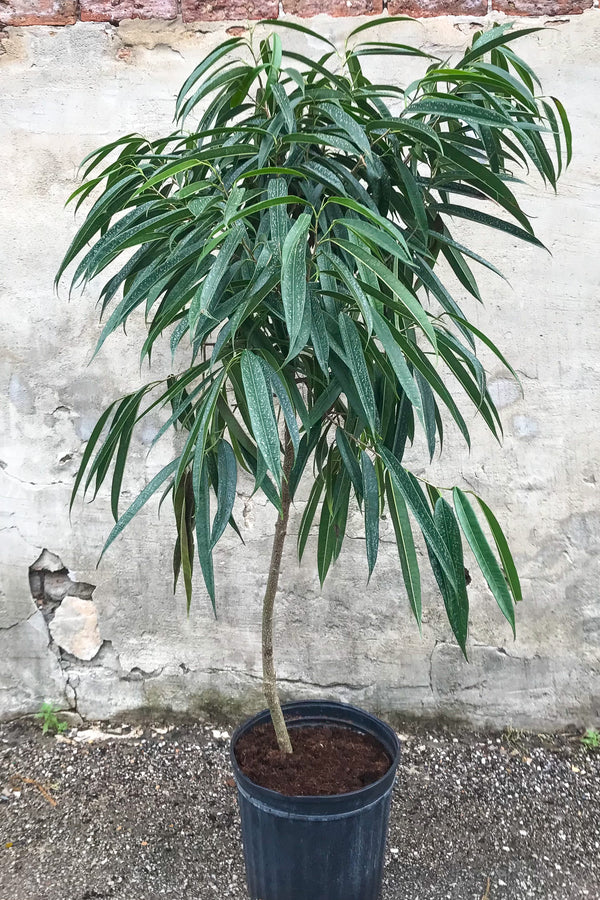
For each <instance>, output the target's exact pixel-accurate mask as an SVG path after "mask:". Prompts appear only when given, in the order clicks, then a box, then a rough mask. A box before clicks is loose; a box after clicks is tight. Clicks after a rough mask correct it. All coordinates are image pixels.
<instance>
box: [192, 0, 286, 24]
mask: <svg viewBox="0 0 600 900" xmlns="http://www.w3.org/2000/svg"><path fill="white" fill-rule="evenodd" d="M278 13H279V2H278V0H181V15H182V18H183V21H184V22H223V21H228V20H230V21H231V20H233V21H235V20H237V19H242V20H244V19H276V18H277V15H278Z"/></svg>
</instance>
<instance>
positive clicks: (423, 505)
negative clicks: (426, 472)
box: [378, 447, 456, 589]
mask: <svg viewBox="0 0 600 900" xmlns="http://www.w3.org/2000/svg"><path fill="white" fill-rule="evenodd" d="M378 452H379V455H380V456H381V458H382V460H383V462H384V463H385V465H386V466H387V468H388V471H389V473H390V475H391V477H392V479H393V480H394V482H395V485H396V487H397V488H398V490H399V491H400V493H401V494H402V496H403V497H404V499H405V500H406V502H407V504H408V506H409V507H410V509H411V510H412V513H413V515H414V517H415V519H416V520H417V524H418V526H419V528H420V529H421V531H422V532H423V537H424V538H425V540H426V541H427V544H428V545H429V547H430V548H431V550H432V551H433V553H434V554H435V556H436V557H437V559H438V560H439V562H440V565H441V567H442V569H443V571H444V575H445V576H446V578H447V579H448V581H449V582H450V584H451V586H452V587H453V588H454V589H456V576H455V571H454V563H453V561H452V557H451V556H450V553H449V551H448V548H447V547H446V544H445V542H444V539H443V537H442V535H441V534H440V532H439V530H438V528H437V526H436V524H435V522H434V519H433V516H432V515H431V511H430V510H429V507H428V505H427V502H426V500H425V497H424V495H423V491H422V490H421V488H420V487H419V483H418V481H417V479H416V478H415V476H414V475H412V474H411V473H410V472H407V471H406V469H404V468H403V467H402V466H401V465H400V463H399V462H398V460H397V459H396V457H395V456H394V455H393V453H391V452H390V451H389V450H388V449H387V447H379V448H378Z"/></svg>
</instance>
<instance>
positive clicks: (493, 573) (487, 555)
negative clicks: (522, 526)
mask: <svg viewBox="0 0 600 900" xmlns="http://www.w3.org/2000/svg"><path fill="white" fill-rule="evenodd" d="M452 493H453V496H454V508H455V509H456V515H457V516H458V521H459V522H460V527H461V528H462V530H463V532H464V534H465V537H466V539H467V541H468V542H469V545H470V547H471V550H472V551H473V554H474V556H475V559H476V560H477V563H478V565H479V567H480V569H481V571H482V572H483V576H484V578H485V580H486V581H487V583H488V585H489V588H490V590H491V592H492V594H493V595H494V598H495V600H496V603H497V604H498V606H499V607H500V610H501V611H502V614H503V616H504V617H505V618H506V620H507V622H508V623H509V625H510V627H511V628H512V632H513V635H514V634H515V610H514V606H513V601H512V597H511V595H510V592H509V590H508V587H507V584H506V581H505V578H504V575H503V574H502V570H501V568H500V566H499V565H498V562H497V561H496V557H495V556H494V554H493V552H492V549H491V547H490V545H489V544H488V542H487V538H486V536H485V534H484V533H483V529H482V528H481V525H480V524H479V522H478V521H477V517H476V515H475V513H474V511H473V507H472V506H471V504H470V503H469V500H468V498H467V496H466V494H465V493H464V492H463V491H461V490H460V488H454V490H453V492H452Z"/></svg>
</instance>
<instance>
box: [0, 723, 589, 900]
mask: <svg viewBox="0 0 600 900" xmlns="http://www.w3.org/2000/svg"><path fill="white" fill-rule="evenodd" d="M85 727H86V729H88V730H87V732H86V731H83V730H81V729H80V730H79V731H76V730H72V731H68V732H65V734H64V736H61V737H60V739H57V738H54V737H49V736H46V737H43V736H42V735H41V732H40V726H39V722H36V723H35V724H30V723H29V722H25V721H20V722H16V723H14V724H12V725H4V726H0V900H164V898H172V900H213V898H214V900H221V898H224V900H225V898H226V900H248V894H247V891H246V888H245V882H244V867H243V859H242V853H241V848H240V836H239V819H238V809H237V802H236V792H235V786H234V782H233V778H232V773H231V768H230V763H229V736H230V732H229V730H228V729H227V730H226V729H224V728H223V727H222V726H221V725H219V726H215V725H212V726H211V725H208V724H206V723H204V724H199V723H195V724H187V725H183V724H178V725H175V726H173V725H165V724H162V725H160V726H159V725H155V726H150V725H147V726H144V727H143V728H141V727H140V728H134V727H131V728H128V727H127V726H118V727H112V728H111V727H110V726H107V725H106V724H103V725H98V726H97V728H98V729H99V732H94V731H93V730H91V726H89V725H86V726H85ZM400 737H401V744H402V756H401V760H400V767H399V770H398V778H397V781H396V786H395V788H394V794H393V797H392V812H391V820H390V834H389V839H388V845H387V849H386V856H385V868H384V882H383V891H382V897H381V900H529V898H536V900H600V753H598V752H588V751H586V749H585V748H584V747H583V746H582V745H581V743H580V741H579V738H578V736H577V735H571V736H562V737H555V738H546V737H540V736H537V737H535V736H527V735H523V734H520V733H515V732H507V733H504V734H502V735H488V734H473V733H467V732H462V731H446V730H427V729H424V728H412V727H411V728H410V729H409V728H408V727H406V728H405V729H403V733H402V734H401V735H400Z"/></svg>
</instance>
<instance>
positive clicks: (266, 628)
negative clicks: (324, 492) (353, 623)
mask: <svg viewBox="0 0 600 900" xmlns="http://www.w3.org/2000/svg"><path fill="white" fill-rule="evenodd" d="M284 441H285V445H284V446H285V452H284V457H283V480H282V488H281V506H282V515H280V516H279V517H278V519H277V522H276V525H275V535H274V537H273V549H272V551H271V564H270V566H269V577H268V579H267V587H266V590H265V596H264V600H263V617H262V662H263V692H264V695H265V700H266V701H267V706H268V707H269V712H270V713H271V720H272V722H273V727H274V729H275V736H276V737H277V744H278V745H279V749H280V750H281V751H282V752H283V753H292V743H291V741H290V736H289V734H288V730H287V726H286V724H285V720H284V718H283V712H282V711H281V703H280V702H279V694H278V692H277V674H276V672H275V662H274V659H273V608H274V605H275V595H276V594H277V585H278V583H279V573H280V571H281V557H282V555H283V545H284V542H285V535H286V532H287V525H288V519H289V514H290V492H289V477H290V472H291V471H292V464H293V462H294V448H293V446H292V442H291V440H290V436H289V434H288V431H287V428H286V431H285V439H284Z"/></svg>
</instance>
